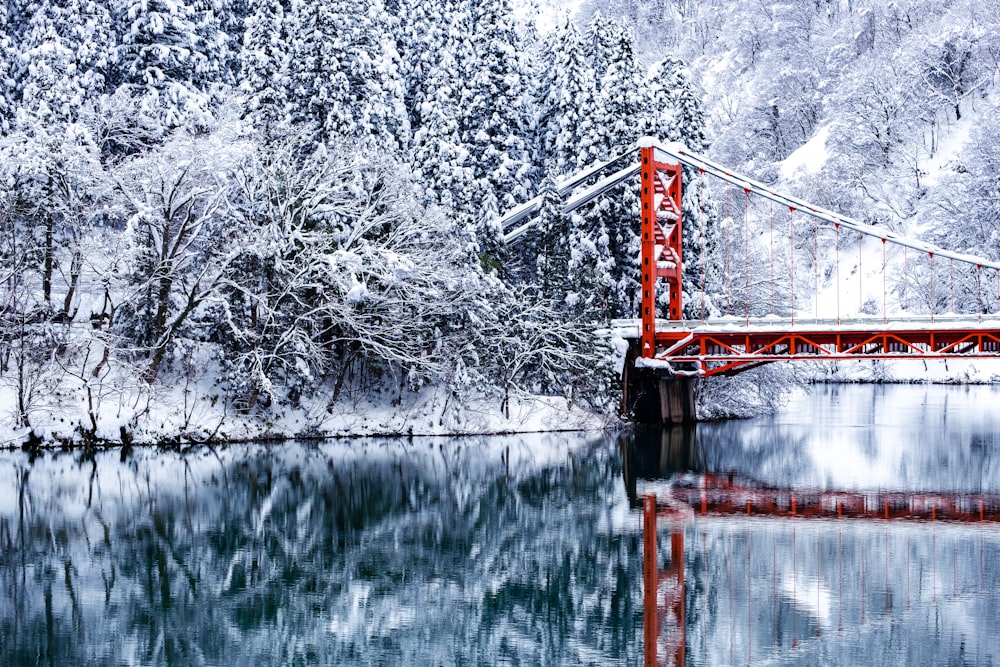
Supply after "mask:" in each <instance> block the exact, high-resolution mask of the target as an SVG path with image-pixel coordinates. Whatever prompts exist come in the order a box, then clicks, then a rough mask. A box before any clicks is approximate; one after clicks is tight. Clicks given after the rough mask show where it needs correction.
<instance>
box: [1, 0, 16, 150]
mask: <svg viewBox="0 0 1000 667" xmlns="http://www.w3.org/2000/svg"><path fill="white" fill-rule="evenodd" d="M8 16H9V15H8V8H7V6H6V5H4V6H2V7H0V136H2V135H4V134H6V133H7V132H8V131H10V122H11V120H12V119H13V115H14V111H13V107H14V79H13V77H12V76H11V73H12V69H13V64H14V39H13V34H12V29H11V25H10V19H9V17H8Z"/></svg>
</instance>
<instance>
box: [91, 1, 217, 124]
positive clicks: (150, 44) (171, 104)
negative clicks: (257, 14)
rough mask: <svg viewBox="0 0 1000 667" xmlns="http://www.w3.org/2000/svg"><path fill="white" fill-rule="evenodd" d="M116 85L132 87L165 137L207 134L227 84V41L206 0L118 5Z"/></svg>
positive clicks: (146, 113)
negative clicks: (180, 130) (175, 132)
mask: <svg viewBox="0 0 1000 667" xmlns="http://www.w3.org/2000/svg"><path fill="white" fill-rule="evenodd" d="M113 6H114V7H115V11H114V19H115V22H116V29H117V32H118V34H119V46H118V54H117V60H116V63H115V67H114V74H113V77H112V81H111V83H112V85H113V86H115V87H117V86H129V87H130V88H131V89H132V90H133V94H134V95H135V96H136V97H138V98H139V100H140V102H141V111H142V113H143V115H144V116H146V117H147V118H148V119H150V120H153V121H155V122H158V123H159V125H160V129H161V131H162V132H164V133H165V132H168V131H170V130H171V129H173V128H176V127H181V126H184V127H189V128H191V129H197V130H205V129H207V128H208V127H209V126H210V125H211V124H212V122H213V118H214V117H213V93H215V92H218V91H219V89H220V84H221V83H222V82H223V80H224V79H225V78H226V75H225V72H224V71H223V70H224V64H225V62H226V59H227V53H226V36H225V34H224V33H223V32H222V31H221V29H220V25H219V20H218V17H217V16H216V15H215V13H214V12H213V11H212V10H211V7H210V6H208V5H207V0H116V1H115V4H114V5H113Z"/></svg>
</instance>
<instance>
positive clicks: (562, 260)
mask: <svg viewBox="0 0 1000 667" xmlns="http://www.w3.org/2000/svg"><path fill="white" fill-rule="evenodd" d="M541 195H542V205H541V208H540V210H539V212H538V224H537V226H536V228H535V230H534V233H533V234H532V235H531V236H532V239H531V241H530V242H529V241H525V242H523V243H524V246H525V247H524V248H522V251H527V252H526V254H525V255H524V256H526V257H529V258H533V259H534V267H533V268H534V276H532V278H533V281H532V282H533V283H534V284H536V285H538V293H539V296H541V298H542V299H543V300H544V301H546V302H549V303H552V304H554V305H555V306H557V307H562V308H565V307H566V297H567V296H568V295H569V291H570V280H569V271H570V266H569V264H570V246H569V244H570V238H569V236H570V218H569V216H568V215H566V214H565V213H563V212H562V200H561V199H560V197H559V194H558V192H557V191H556V183H555V180H553V179H552V178H551V177H547V178H546V179H545V180H544V181H543V182H542V191H541Z"/></svg>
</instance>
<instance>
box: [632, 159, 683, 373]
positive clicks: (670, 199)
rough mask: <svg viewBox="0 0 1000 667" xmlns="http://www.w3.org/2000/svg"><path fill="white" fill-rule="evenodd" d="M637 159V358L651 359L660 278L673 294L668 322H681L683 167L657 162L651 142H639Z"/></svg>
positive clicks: (653, 348) (677, 164) (653, 352)
mask: <svg viewBox="0 0 1000 667" xmlns="http://www.w3.org/2000/svg"><path fill="white" fill-rule="evenodd" d="M639 159H640V174H641V193H640V196H641V200H640V201H641V203H640V207H641V216H642V220H641V228H640V237H641V243H642V249H641V255H640V268H641V273H642V285H641V287H642V303H641V311H642V312H641V319H642V328H641V336H640V350H639V356H641V357H644V358H647V359H652V358H653V357H654V356H655V354H656V281H657V279H659V278H663V279H665V280H666V284H667V290H668V294H669V306H668V314H667V317H668V319H671V320H680V319H681V318H682V316H683V315H682V314H683V308H684V304H683V301H682V297H681V294H682V282H681V281H682V275H683V272H684V264H683V236H682V232H683V216H682V214H681V191H682V184H681V180H682V179H681V175H682V174H681V172H682V167H681V164H680V162H673V163H669V162H662V161H659V160H657V159H656V148H655V144H654V143H653V141H652V140H648V141H640V142H639Z"/></svg>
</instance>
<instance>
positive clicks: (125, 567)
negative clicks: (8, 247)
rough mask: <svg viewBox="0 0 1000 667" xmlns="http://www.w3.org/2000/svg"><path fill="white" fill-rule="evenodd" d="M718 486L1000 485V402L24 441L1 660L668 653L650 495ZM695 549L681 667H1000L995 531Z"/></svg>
mask: <svg viewBox="0 0 1000 667" xmlns="http://www.w3.org/2000/svg"><path fill="white" fill-rule="evenodd" d="M706 472H708V473H729V472H732V473H733V474H734V475H736V476H737V477H738V478H739V479H743V480H751V481H752V482H753V483H756V484H762V485H768V486H775V487H782V488H786V489H791V490H795V489H825V490H830V491H837V490H857V491H874V490H892V491H911V492H948V493H953V494H958V495H963V494H964V495H968V494H990V493H993V494H995V493H1000V391H998V390H997V389H994V388H991V387H971V388H965V387H941V386H932V387H924V386H890V387H869V386H831V387H826V386H820V387H816V388H815V389H814V390H813V392H812V393H811V394H810V395H809V396H806V397H802V398H800V399H796V400H795V401H793V402H792V403H791V404H790V405H789V406H788V408H787V409H786V410H785V411H784V412H782V413H780V414H778V415H775V416H772V417H768V418H761V419H756V420H751V421H743V422H730V423H720V424H702V425H700V426H699V427H698V429H697V431H696V432H693V433H692V432H682V431H673V432H665V433H663V432H659V431H656V432H651V431H650V432H641V433H637V434H634V435H620V434H600V435H594V434H589V435H582V434H548V435H532V436H510V437H494V438H464V439H414V440H409V441H407V440H375V439H368V440H354V441H349V442H338V443H323V444H314V443H291V444H283V445H277V446H261V445H252V446H250V445H248V446H230V447H225V448H219V449H216V450H214V451H213V450H208V449H199V450H196V451H193V452H189V453H187V454H178V453H163V452H153V451H140V452H137V453H136V454H134V455H133V456H131V457H130V458H128V459H127V460H125V461H121V460H120V455H119V453H118V452H107V453H103V454H100V455H98V456H97V457H96V459H94V460H81V458H80V455H79V454H78V453H76V454H59V455H47V456H45V457H41V458H38V459H35V460H34V461H29V459H28V458H27V456H26V455H25V454H22V453H20V452H17V453H5V454H0V665H35V664H42V665H86V664H94V665H146V664H154V665H161V664H168V665H198V664H203V665H231V664H239V665H314V664H315V665H411V664H412V665H425V664H426V665H481V664H482V665H494V664H503V665H552V664H557V665H588V664H592V665H609V664H615V665H618V664H628V665H641V664H643V660H644V654H643V651H644V640H643V622H644V615H643V564H642V548H643V547H642V545H643V536H642V530H641V520H640V512H639V510H638V509H637V505H636V503H637V501H638V499H639V497H640V496H641V495H642V494H643V493H646V492H651V491H652V492H657V493H663V492H664V490H666V491H667V492H669V489H670V486H671V484H672V483H674V482H675V481H677V480H679V479H690V475H691V473H696V474H697V473H706ZM673 535H680V536H682V537H683V564H684V568H683V570H684V578H683V587H682V588H678V590H675V591H670V590H666V589H665V590H661V598H660V600H659V603H660V605H661V607H662V609H661V613H660V617H661V629H662V631H661V633H660V635H659V644H658V648H659V660H660V661H661V662H662V663H663V664H672V663H674V662H677V661H678V660H680V661H682V662H683V663H684V664H688V665H726V664H731V665H747V664H753V665H757V664H778V665H796V664H808V665H821V664H830V665H861V664H889V665H941V664H955V665H992V664H1000V637H998V635H997V633H996V632H995V628H996V624H997V622H998V619H1000V527H998V526H997V525H995V524H989V523H987V524H978V523H972V524H961V525H960V524H955V523H947V522H941V521H936V522H927V521H912V520H911V521H902V522H900V521H890V522H885V521H872V520H856V519H854V520H848V519H843V520H837V519H825V520H803V519H778V518H764V517H751V518H746V517H740V516H733V517H724V518H710V517H709V518H706V517H700V516H698V515H697V513H694V514H691V513H689V514H688V516H687V518H686V519H684V520H682V521H678V522H676V523H671V522H669V521H662V522H661V523H660V530H659V532H658V536H659V544H660V548H659V550H658V552H659V561H660V566H661V567H662V568H664V571H669V570H670V568H672V567H674V568H675V566H676V563H675V562H674V560H673V557H672V556H671V549H670V546H671V544H672V543H674V544H677V540H676V539H675V538H673V537H672V536H673ZM675 569H676V568H675ZM668 583H669V582H668ZM671 595H680V596H682V597H683V601H684V605H683V609H684V611H683V623H681V624H678V623H677V622H676V619H674V618H673V617H672V612H671V610H672V609H675V608H676V606H673V607H672V606H671V604H670V602H669V598H670V596H671ZM680 645H683V650H682V654H683V657H682V658H679V656H680V653H679V652H678V651H677V647H678V646H680Z"/></svg>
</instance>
